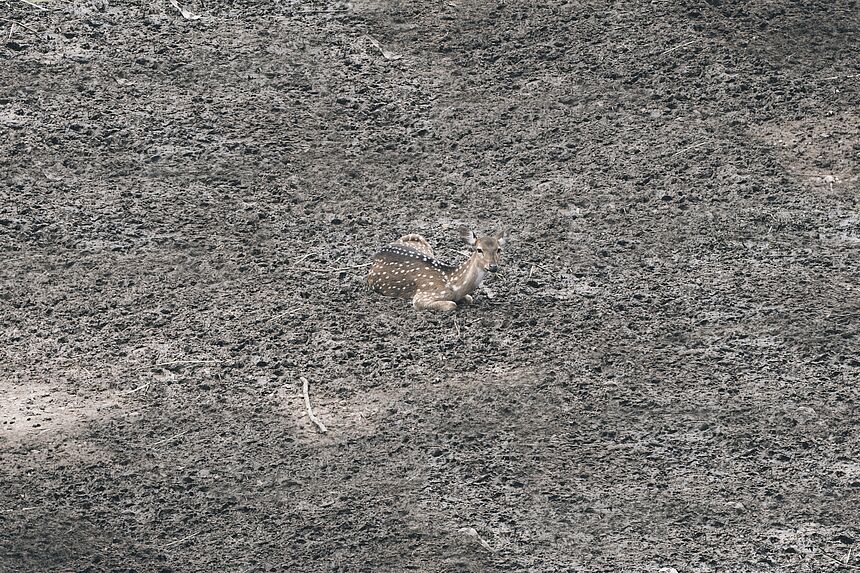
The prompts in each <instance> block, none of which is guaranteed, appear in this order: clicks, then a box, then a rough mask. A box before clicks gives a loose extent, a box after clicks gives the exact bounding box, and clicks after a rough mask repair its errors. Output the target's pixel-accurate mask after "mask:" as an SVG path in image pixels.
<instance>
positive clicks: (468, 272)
mask: <svg viewBox="0 0 860 573" xmlns="http://www.w3.org/2000/svg"><path fill="white" fill-rule="evenodd" d="M486 274H487V272H486V271H485V270H484V269H482V268H481V267H480V266H479V265H478V254H477V253H472V256H471V257H469V260H467V261H466V262H464V263H462V264H461V265H460V266H459V267H457V268H456V269H454V272H453V273H451V279H450V285H451V287H450V288H451V290H453V291H454V296H455V297H456V298H457V299H460V298H462V297H464V296H466V295H467V294H469V293H470V292H472V291H473V290H475V289H476V288H478V286H480V284H481V281H483V280H484V277H485V276H486Z"/></svg>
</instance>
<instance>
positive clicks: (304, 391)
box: [299, 376, 328, 434]
mask: <svg viewBox="0 0 860 573" xmlns="http://www.w3.org/2000/svg"><path fill="white" fill-rule="evenodd" d="M299 380H301V381H302V394H303V395H304V397H305V407H306V408H307V410H308V418H310V419H311V422H313V423H314V424H316V425H317V428H319V430H320V432H322V433H323V434H325V433H326V432H328V430H327V429H326V427H325V424H323V423H322V422H321V421H320V419H319V418H317V417H316V416H314V411H313V410H312V409H311V397H310V396H308V379H307V378H305V377H304V376H300V377H299Z"/></svg>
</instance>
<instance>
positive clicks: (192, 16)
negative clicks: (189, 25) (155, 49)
mask: <svg viewBox="0 0 860 573" xmlns="http://www.w3.org/2000/svg"><path fill="white" fill-rule="evenodd" d="M22 1H23V0H22ZM170 5H171V6H173V7H174V8H176V9H177V10H179V13H180V14H182V17H183V18H185V19H186V20H199V19H200V16H199V15H198V14H195V13H194V12H191V11H190V10H186V9H185V8H183V7H181V6H180V5H179V2H178V1H177V0H170Z"/></svg>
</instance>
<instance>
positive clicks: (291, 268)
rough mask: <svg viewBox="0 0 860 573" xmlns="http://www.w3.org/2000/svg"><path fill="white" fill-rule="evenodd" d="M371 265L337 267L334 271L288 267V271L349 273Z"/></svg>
mask: <svg viewBox="0 0 860 573" xmlns="http://www.w3.org/2000/svg"><path fill="white" fill-rule="evenodd" d="M370 265H371V263H363V264H360V265H352V266H349V267H337V268H332V269H326V268H320V269H315V268H311V267H287V270H288V271H304V272H306V273H339V272H341V271H348V270H350V269H359V268H361V267H369V266H370Z"/></svg>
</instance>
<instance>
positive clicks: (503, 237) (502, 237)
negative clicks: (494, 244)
mask: <svg viewBox="0 0 860 573" xmlns="http://www.w3.org/2000/svg"><path fill="white" fill-rule="evenodd" d="M496 239H497V240H498V241H499V246H500V247H504V246H505V243H507V242H508V232H507V231H505V232H504V233H502V234H501V235H499V236H498V237H496Z"/></svg>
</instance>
